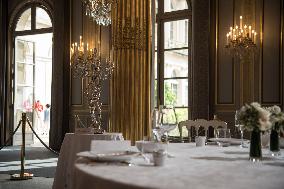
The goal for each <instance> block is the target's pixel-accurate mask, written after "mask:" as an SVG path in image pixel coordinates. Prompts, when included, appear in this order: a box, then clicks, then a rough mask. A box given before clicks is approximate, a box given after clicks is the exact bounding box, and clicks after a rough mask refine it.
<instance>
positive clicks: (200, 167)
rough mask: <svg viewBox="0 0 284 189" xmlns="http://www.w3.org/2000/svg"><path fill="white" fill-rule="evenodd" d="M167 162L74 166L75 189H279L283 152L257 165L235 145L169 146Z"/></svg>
mask: <svg viewBox="0 0 284 189" xmlns="http://www.w3.org/2000/svg"><path fill="white" fill-rule="evenodd" d="M168 151H169V153H170V155H172V156H174V157H172V158H167V160H166V164H165V166H163V167H155V166H153V165H151V164H146V163H144V161H143V160H142V161H138V162H139V163H135V160H134V164H133V165H132V166H126V165H123V164H112V163H97V162H90V161H89V160H87V159H82V158H81V159H79V160H78V161H77V163H76V164H75V177H74V181H73V183H74V188H75V189H142V188H144V189H146V188H147V189H148V188H156V189H189V188H193V189H248V188H250V189H283V188H284V150H283V149H282V150H281V153H282V155H281V156H280V157H276V158H275V157H271V156H270V155H269V152H268V150H267V149H264V150H263V161H262V162H258V163H253V162H250V161H249V149H248V148H239V147H238V146H230V147H219V146H206V147H195V144H189V143H187V144H170V145H169V147H168ZM140 158H141V157H140ZM82 160H83V161H82Z"/></svg>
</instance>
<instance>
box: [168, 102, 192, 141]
mask: <svg viewBox="0 0 284 189" xmlns="http://www.w3.org/2000/svg"><path fill="white" fill-rule="evenodd" d="M175 111H176V117H177V122H178V123H179V122H181V121H185V120H188V108H176V109H175ZM169 135H170V136H179V135H180V134H179V130H178V127H176V128H175V129H174V130H172V131H170V132H169ZM182 136H188V131H187V129H186V127H183V128H182Z"/></svg>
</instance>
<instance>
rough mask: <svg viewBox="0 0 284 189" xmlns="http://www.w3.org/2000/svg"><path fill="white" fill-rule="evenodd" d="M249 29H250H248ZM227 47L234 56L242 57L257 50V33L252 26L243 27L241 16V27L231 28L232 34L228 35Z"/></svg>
mask: <svg viewBox="0 0 284 189" xmlns="http://www.w3.org/2000/svg"><path fill="white" fill-rule="evenodd" d="M247 28H248V29H247ZM226 37H227V40H226V45H225V47H226V48H227V49H229V51H230V52H231V53H232V54H233V55H238V56H240V57H244V56H248V55H250V54H251V53H254V52H255V49H256V32H255V30H253V29H252V27H251V26H247V25H246V24H245V25H244V26H243V17H242V16H240V27H238V26H237V25H236V26H235V27H230V32H228V33H227V34H226Z"/></svg>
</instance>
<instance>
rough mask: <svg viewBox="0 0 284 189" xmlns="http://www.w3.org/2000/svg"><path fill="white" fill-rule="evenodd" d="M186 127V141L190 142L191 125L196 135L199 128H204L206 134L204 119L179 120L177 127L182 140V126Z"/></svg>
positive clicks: (206, 124) (206, 123)
mask: <svg viewBox="0 0 284 189" xmlns="http://www.w3.org/2000/svg"><path fill="white" fill-rule="evenodd" d="M183 127H186V128H187V130H188V141H189V142H191V129H192V127H193V128H194V129H195V132H196V136H198V135H199V134H198V131H199V129H200V128H203V129H204V130H205V136H207V132H208V128H209V125H208V121H207V120H205V119H197V120H195V121H194V120H186V121H181V122H179V124H178V128H179V133H180V140H181V141H182V140H183V138H182V128H183Z"/></svg>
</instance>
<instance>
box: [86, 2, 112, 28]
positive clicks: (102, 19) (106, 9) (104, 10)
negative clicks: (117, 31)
mask: <svg viewBox="0 0 284 189" xmlns="http://www.w3.org/2000/svg"><path fill="white" fill-rule="evenodd" d="M82 2H83V3H84V5H85V7H86V15H88V16H90V17H92V18H93V20H95V21H96V22H97V24H99V25H104V26H108V25H110V24H111V14H110V13H111V6H112V5H115V4H116V3H117V0H82Z"/></svg>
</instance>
